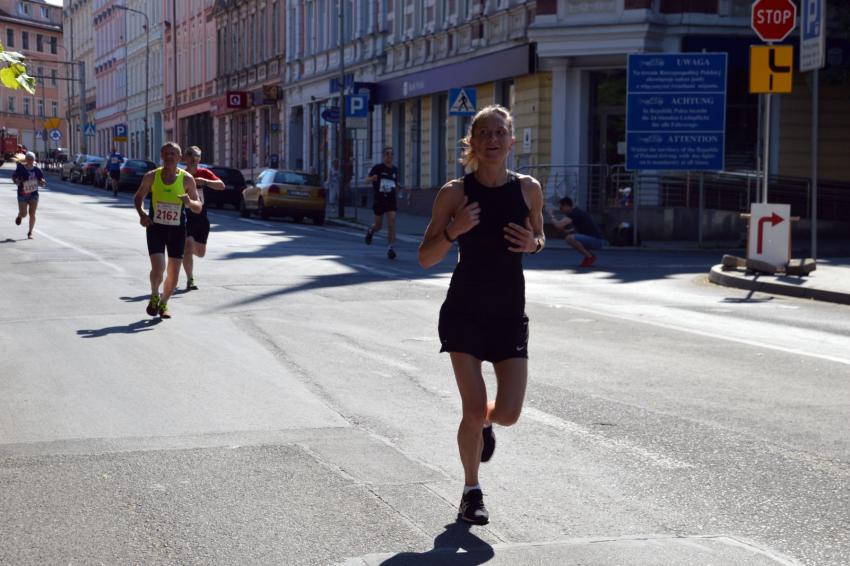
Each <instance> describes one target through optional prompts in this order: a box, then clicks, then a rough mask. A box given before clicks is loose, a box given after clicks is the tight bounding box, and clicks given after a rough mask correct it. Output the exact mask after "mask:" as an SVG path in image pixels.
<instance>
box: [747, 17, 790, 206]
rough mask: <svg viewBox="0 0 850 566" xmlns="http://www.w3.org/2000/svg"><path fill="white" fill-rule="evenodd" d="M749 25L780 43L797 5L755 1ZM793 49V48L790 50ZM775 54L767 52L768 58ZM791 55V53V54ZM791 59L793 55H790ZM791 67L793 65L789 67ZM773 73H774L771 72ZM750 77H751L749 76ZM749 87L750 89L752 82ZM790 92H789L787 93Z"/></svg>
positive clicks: (764, 38) (766, 144) (767, 136)
mask: <svg viewBox="0 0 850 566" xmlns="http://www.w3.org/2000/svg"><path fill="white" fill-rule="evenodd" d="M750 25H751V26H752V28H753V31H755V32H756V35H758V36H759V38H760V39H761V40H762V41H764V42H766V43H768V44H770V43H773V42H775V41H782V40H783V39H785V38H786V37H788V35H790V33H791V32H792V31H794V27H795V26H796V25H797V5H796V4H794V2H793V0H756V1H755V2H753V9H752V12H751V16H750ZM792 49H793V48H792ZM771 53H773V54H774V55H775V53H776V52H774V51H770V52H768V57H770V54H771ZM792 53H793V52H792ZM792 59H793V54H792ZM790 66H792V67H793V63H792V64H791V65H790ZM771 72H772V73H775V72H776V71H772V70H771ZM771 76H772V75H771ZM751 77H752V75H751ZM750 87H751V88H752V82H751V85H750ZM766 92H767V94H765V95H764V143H763V144H762V145H763V146H764V158H763V159H762V162H763V163H764V179H763V185H762V202H765V203H766V202H767V188H768V178H769V175H770V122H771V109H770V102H771V96H772V95H771V94H770V93H771V92H773V91H772V90H769V91H766ZM788 92H790V90H789V91H788Z"/></svg>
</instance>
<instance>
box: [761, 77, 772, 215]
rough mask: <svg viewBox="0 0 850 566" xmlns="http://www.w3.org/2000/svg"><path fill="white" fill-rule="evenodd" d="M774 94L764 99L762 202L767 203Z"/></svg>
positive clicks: (767, 95)
mask: <svg viewBox="0 0 850 566" xmlns="http://www.w3.org/2000/svg"><path fill="white" fill-rule="evenodd" d="M772 96H773V95H772V94H769V93H768V94H766V95H765V101H764V158H763V159H762V161H764V179H763V182H764V185H763V187H762V202H763V203H767V186H768V177H769V176H770V118H771V116H770V98H771V97H772Z"/></svg>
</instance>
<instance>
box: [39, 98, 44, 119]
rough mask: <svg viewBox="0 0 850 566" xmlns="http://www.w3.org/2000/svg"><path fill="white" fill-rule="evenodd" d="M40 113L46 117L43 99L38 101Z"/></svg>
mask: <svg viewBox="0 0 850 566" xmlns="http://www.w3.org/2000/svg"><path fill="white" fill-rule="evenodd" d="M38 115H39V116H41V117H42V118H44V101H43V100H39V101H38Z"/></svg>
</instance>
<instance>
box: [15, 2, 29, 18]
mask: <svg viewBox="0 0 850 566" xmlns="http://www.w3.org/2000/svg"><path fill="white" fill-rule="evenodd" d="M18 12H20V13H21V14H24V15H25V16H29V14H30V5H29V4H27V3H26V2H21V3H20V4H18Z"/></svg>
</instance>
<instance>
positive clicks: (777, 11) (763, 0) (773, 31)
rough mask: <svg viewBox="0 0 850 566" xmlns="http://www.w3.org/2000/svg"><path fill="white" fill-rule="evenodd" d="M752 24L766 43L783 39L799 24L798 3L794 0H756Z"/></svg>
mask: <svg viewBox="0 0 850 566" xmlns="http://www.w3.org/2000/svg"><path fill="white" fill-rule="evenodd" d="M751 25H752V28H753V30H754V31H755V32H756V35H758V36H759V38H761V40H762V41H764V42H765V43H770V42H772V41H782V40H783V39H785V38H786V37H788V35H790V34H791V32H792V31H794V27H795V26H796V25H797V5H796V4H794V2H793V1H792V0H756V1H755V2H754V3H753V11H752V15H751Z"/></svg>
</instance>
